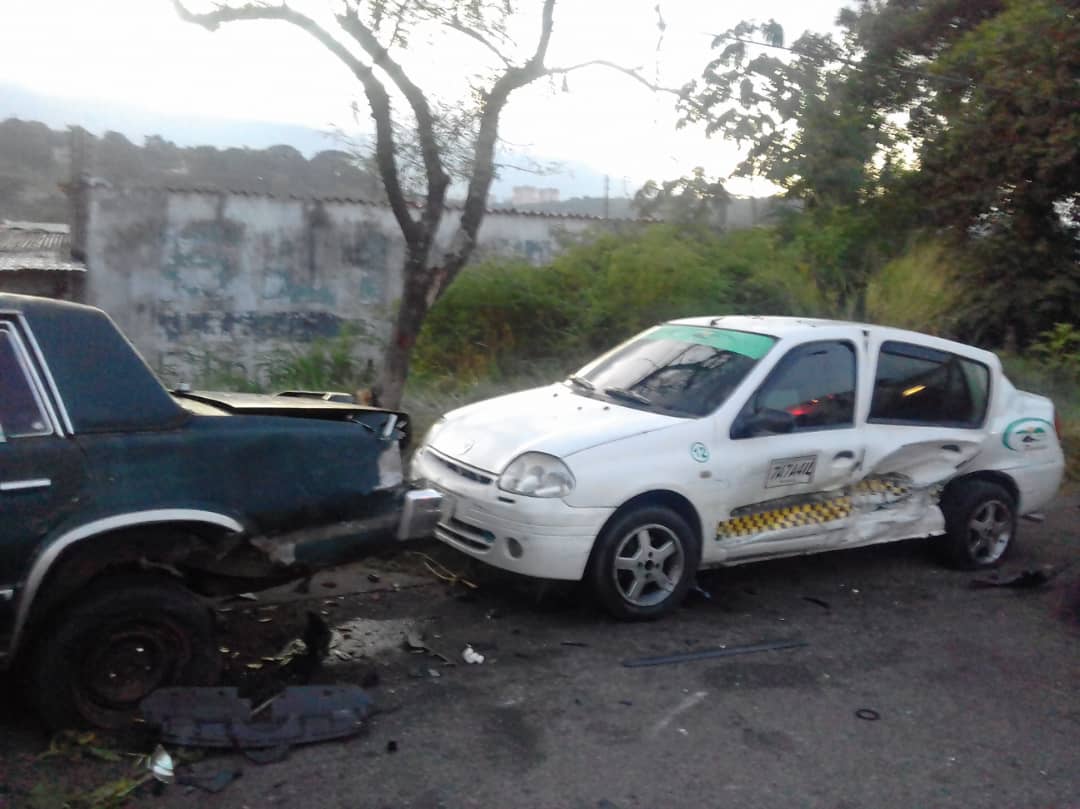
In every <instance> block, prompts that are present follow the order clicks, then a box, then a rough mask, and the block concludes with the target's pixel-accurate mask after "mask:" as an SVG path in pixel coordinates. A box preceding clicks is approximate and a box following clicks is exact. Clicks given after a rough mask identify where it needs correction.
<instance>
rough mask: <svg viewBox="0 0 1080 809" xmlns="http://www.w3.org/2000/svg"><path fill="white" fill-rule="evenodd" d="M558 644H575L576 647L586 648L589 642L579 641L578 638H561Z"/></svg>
mask: <svg viewBox="0 0 1080 809" xmlns="http://www.w3.org/2000/svg"><path fill="white" fill-rule="evenodd" d="M559 645H560V646H577V647H580V648H587V647H588V645H589V644H587V643H585V642H584V641H580V640H561V641H559Z"/></svg>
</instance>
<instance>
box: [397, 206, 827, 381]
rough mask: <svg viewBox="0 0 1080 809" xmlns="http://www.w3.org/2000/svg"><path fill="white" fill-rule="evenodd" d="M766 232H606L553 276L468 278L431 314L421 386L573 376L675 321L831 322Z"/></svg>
mask: <svg viewBox="0 0 1080 809" xmlns="http://www.w3.org/2000/svg"><path fill="white" fill-rule="evenodd" d="M790 267H791V263H790V260H789V257H788V256H787V255H786V254H785V253H784V250H783V248H782V247H780V246H779V245H778V243H777V240H776V238H775V235H774V234H773V233H772V232H771V231H767V230H747V231H738V232H735V233H731V234H723V235H718V234H716V233H713V232H711V231H708V230H705V229H699V228H687V227H676V226H672V225H652V226H648V227H644V228H641V229H638V230H635V231H633V232H629V233H600V234H598V235H597V236H596V238H595V239H594V240H592V241H590V242H589V243H587V244H578V245H574V246H571V247H570V248H569V249H568V250H566V251H565V252H564V253H562V254H561V255H560V256H558V257H557V258H556V259H555V260H554V261H553V262H552V263H551V264H550V265H549V266H547V267H540V268H537V267H531V266H528V265H524V264H520V263H513V262H505V261H503V262H498V261H495V262H489V263H487V264H484V265H481V266H478V267H474V268H471V269H469V270H466V271H465V272H464V273H463V274H462V275H461V276H460V277H459V278H458V280H457V281H456V282H455V283H454V284H453V286H451V288H450V289H449V290H448V291H447V293H446V295H445V296H444V297H443V298H442V299H441V300H440V301H439V303H438V304H437V305H436V306H435V307H434V308H433V309H432V311H431V313H430V314H429V316H428V318H427V320H426V322H425V324H424V328H423V330H422V331H421V334H420V338H419V340H418V341H417V344H416V348H415V351H414V354H413V357H412V368H413V371H414V374H415V378H416V381H417V382H418V383H419V384H421V385H423V384H431V383H432V381H433V380H454V381H456V382H457V383H458V384H467V383H469V382H471V381H475V380H478V379H485V378H494V379H499V378H502V377H505V376H507V375H517V374H519V373H521V372H522V371H523V370H526V369H528V368H529V367H530V366H532V365H534V364H536V363H538V362H540V363H543V362H547V363H549V364H551V363H554V364H557V365H558V364H561V365H564V366H565V370H569V369H572V368H573V367H575V366H576V365H579V364H581V362H583V361H584V360H586V359H588V358H590V357H591V356H593V355H595V354H596V353H597V352H599V351H601V350H604V349H607V348H610V347H611V346H613V345H615V344H616V343H618V342H619V341H621V340H624V339H626V338H627V337H629V336H631V335H633V334H634V333H636V332H638V331H640V330H642V329H644V328H646V327H648V326H650V325H653V324H655V323H658V322H661V321H664V320H669V319H671V318H675V317H690V316H694V315H722V314H732V313H738V312H746V313H755V314H807V315H810V314H825V313H826V312H825V308H826V307H825V306H824V304H823V301H822V299H821V297H820V295H819V294H818V292H817V290H816V288H815V287H814V284H813V283H812V282H811V280H810V279H809V278H807V277H805V276H801V275H799V274H798V273H796V272H794V271H792V270H791V269H790Z"/></svg>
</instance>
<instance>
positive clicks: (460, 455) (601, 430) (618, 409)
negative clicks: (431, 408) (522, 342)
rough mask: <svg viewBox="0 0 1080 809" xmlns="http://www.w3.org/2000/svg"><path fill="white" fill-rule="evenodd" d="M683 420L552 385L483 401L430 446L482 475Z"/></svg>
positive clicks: (450, 419) (458, 415) (452, 420)
mask: <svg viewBox="0 0 1080 809" xmlns="http://www.w3.org/2000/svg"><path fill="white" fill-rule="evenodd" d="M685 421H686V420H685V419H682V418H677V417H675V416H668V415H664V414H662V413H651V412H648V411H645V410H638V409H636V408H631V407H623V406H622V405H620V404H616V403H615V402H611V401H604V400H601V399H591V398H588V397H586V396H580V395H578V394H576V393H574V392H573V391H571V390H570V389H569V388H567V387H566V386H565V385H562V384H554V385H549V386H548V387H545V388H534V389H533V390H526V391H522V392H520V393H512V394H510V395H508V396H500V397H498V398H495V399H488V400H486V401H483V402H478V403H476V404H474V405H469V406H468V407H463V408H461V409H459V410H455V411H452V412H451V413H448V414H447V415H446V422H445V424H444V425H442V426H441V427H440V428H439V429H438V431H437V432H436V433H435V436H434V439H433V440H432V441H431V443H430V446H431V447H432V448H433V449H435V450H436V451H438V452H441V453H442V454H444V455H446V456H448V457H450V458H454V459H456V460H459V461H461V462H462V463H465V464H468V465H469V466H472V467H475V468H477V469H482V470H484V471H486V472H492V473H496V474H497V473H499V472H501V471H502V470H503V469H505V468H506V465H507V464H508V463H510V461H512V460H513V459H514V458H516V457H517V456H518V455H520V454H521V453H523V452H528V451H537V452H547V453H549V454H551V455H555V456H556V457H560V458H565V457H567V456H569V455H573V454H574V453H575V452H581V451H582V450H585V449H589V448H590V447H595V446H598V445H600V444H607V443H609V442H611V441H618V440H619V439H621V438H627V437H629V436H632V435H641V434H643V433H648V432H653V431H655V430H662V429H665V428H668V427H671V426H674V425H676V424H682V423H685Z"/></svg>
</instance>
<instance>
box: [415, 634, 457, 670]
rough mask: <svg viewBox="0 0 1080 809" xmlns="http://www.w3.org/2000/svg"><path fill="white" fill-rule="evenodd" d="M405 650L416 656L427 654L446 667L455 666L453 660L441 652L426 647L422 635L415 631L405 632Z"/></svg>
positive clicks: (426, 644)
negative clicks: (437, 659)
mask: <svg viewBox="0 0 1080 809" xmlns="http://www.w3.org/2000/svg"><path fill="white" fill-rule="evenodd" d="M405 648H407V649H408V650H409V651H411V652H413V653H416V654H420V653H423V654H429V655H431V656H432V657H437V658H439V660H441V661H442V662H443V663H445V664H446V665H448V666H453V665H456V664H455V663H454V661H453V660H451V659H450V658H449V657H447V656H446V655H444V654H443V653H442V652H439V651H437V650H435V649H432V648H431V647H430V646H429V645H428V643H427V641H425V640H424V637H423V635H421V634H420V633H419V632H417V631H416V630H415V629H410V630H407V631H406V632H405Z"/></svg>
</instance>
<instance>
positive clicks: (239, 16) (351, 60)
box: [173, 0, 417, 242]
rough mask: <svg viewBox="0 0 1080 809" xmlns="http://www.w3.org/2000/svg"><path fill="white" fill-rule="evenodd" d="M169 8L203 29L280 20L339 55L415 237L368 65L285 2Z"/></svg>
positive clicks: (383, 101)
mask: <svg viewBox="0 0 1080 809" xmlns="http://www.w3.org/2000/svg"><path fill="white" fill-rule="evenodd" d="M173 8H175V9H176V13H177V14H178V15H179V16H180V19H182V20H184V21H185V22H190V23H193V24H194V25H201V26H202V27H203V28H205V29H206V30H207V31H216V30H217V29H218V27H219V26H220V25H221V24H222V23H229V22H236V21H238V20H281V21H283V22H287V23H290V24H292V25H295V26H296V27H298V28H301V29H303V30H304V31H306V32H307V33H309V34H311V36H313V37H314V38H315V39H317V40H318V41H319V42H320V43H321V44H322V45H323V46H324V47H326V49H327V50H329V51H330V52H331V53H333V54H334V55H335V56H336V57H338V59H340V60H341V61H342V62H343V63H344V64H345V66H346V67H348V68H349V69H350V70H351V71H352V73H353V75H354V76H356V78H357V79H359V80H360V83H361V84H362V85H363V86H364V94H365V95H366V96H367V99H368V105H369V107H370V108H371V117H372V118H374V119H375V160H376V164H377V165H378V167H379V174H380V176H381V177H382V181H383V187H384V189H385V190H386V196H387V199H388V201H389V203H390V208H391V210H392V211H393V213H394V218H395V219H397V223H398V226H399V227H400V228H401V232H402V235H403V236H404V237H405V240H406V241H407V242H412V241H414V240H415V239H416V237H417V228H416V222H415V221H414V220H413V218H412V215H411V214H410V213H409V204H408V202H407V201H406V199H405V194H404V192H403V191H402V189H401V180H400V178H399V177H398V169H397V158H396V151H397V149H396V146H395V144H394V128H393V119H392V114H391V104H390V96H389V94H387V92H386V88H385V87H383V85H382V82H380V81H379V79H378V77H377V76H376V75H375V74H374V72H373V71H372V69H371V68H370V67H369V66H368V65H366V64H364V63H363V62H362V61H360V60H359V59H357V58H356V56H355V55H354V54H353V53H352V52H351V51H349V49H348V48H346V47H345V46H344V45H342V44H341V43H340V42H338V40H337V39H335V38H334V37H333V35H331V34H330V32H328V31H327V30H326V29H325V28H323V27H322V26H321V25H319V24H318V23H317V22H315V21H314V20H313V19H311V18H310V17H308V16H306V15H304V14H301V13H300V12H298V11H294V10H293V9H291V8H289V7H288V6H286V5H280V6H267V5H261V4H260V5H256V4H254V3H248V4H246V5H243V6H237V7H231V6H223V5H219V6H218V7H217V8H216V9H215V10H214V11H209V12H206V13H203V14H197V13H194V12H192V11H189V10H188V9H187V8H186V7H185V6H184V4H183V3H182V2H180V0H173Z"/></svg>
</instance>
